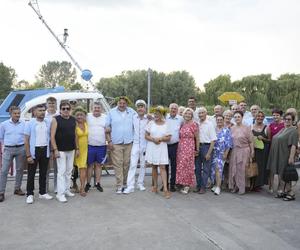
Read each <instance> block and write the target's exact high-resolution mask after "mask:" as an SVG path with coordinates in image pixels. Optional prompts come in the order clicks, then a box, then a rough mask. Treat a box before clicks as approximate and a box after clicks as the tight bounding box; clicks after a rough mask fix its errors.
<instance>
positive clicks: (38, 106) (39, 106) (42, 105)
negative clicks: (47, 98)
mask: <svg viewBox="0 0 300 250" xmlns="http://www.w3.org/2000/svg"><path fill="white" fill-rule="evenodd" d="M38 108H44V109H46V107H45V105H44V104H38V105H36V106H35V107H34V109H38Z"/></svg>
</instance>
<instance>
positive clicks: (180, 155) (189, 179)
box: [176, 108, 199, 194]
mask: <svg viewBox="0 0 300 250" xmlns="http://www.w3.org/2000/svg"><path fill="white" fill-rule="evenodd" d="M193 114H194V111H193V110H192V109H191V108H186V109H185V110H184V112H183V118H184V123H183V125H182V127H181V128H180V131H179V144H178V149H177V166H176V184H179V185H181V186H183V188H182V189H181V190H180V192H181V193H183V194H187V193H188V192H189V190H190V187H193V186H194V185H195V156H197V155H198V152H199V129H198V124H197V123H196V122H194V121H193Z"/></svg>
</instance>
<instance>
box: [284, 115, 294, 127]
mask: <svg viewBox="0 0 300 250" xmlns="http://www.w3.org/2000/svg"><path fill="white" fill-rule="evenodd" d="M284 125H285V127H286V128H289V127H291V126H292V125H293V119H292V116H290V115H287V116H286V117H285V118H284Z"/></svg>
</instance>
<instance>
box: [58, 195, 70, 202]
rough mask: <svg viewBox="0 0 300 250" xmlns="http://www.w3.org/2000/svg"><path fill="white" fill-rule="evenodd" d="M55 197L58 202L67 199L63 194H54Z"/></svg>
mask: <svg viewBox="0 0 300 250" xmlns="http://www.w3.org/2000/svg"><path fill="white" fill-rule="evenodd" d="M56 199H57V200H58V201H59V202H63V203H64V202H67V201H68V200H67V199H66V196H65V195H63V194H62V195H56Z"/></svg>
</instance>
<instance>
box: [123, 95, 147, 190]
mask: <svg viewBox="0 0 300 250" xmlns="http://www.w3.org/2000/svg"><path fill="white" fill-rule="evenodd" d="M135 106H136V111H137V115H135V116H134V117H133V127H134V137H133V146H132V150H131V156H130V168H129V171H128V176H127V188H126V189H125V190H124V192H123V193H124V194H129V193H132V192H134V185H135V173H136V169H137V165H138V161H139V162H140V172H139V177H138V181H137V186H138V188H139V190H141V191H144V190H146V188H145V186H144V177H145V153H146V146H147V141H146V139H145V132H146V125H147V123H148V119H147V115H146V106H147V104H146V102H145V101H144V100H137V101H136V103H135Z"/></svg>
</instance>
